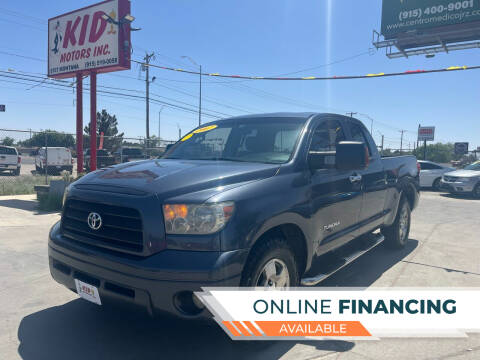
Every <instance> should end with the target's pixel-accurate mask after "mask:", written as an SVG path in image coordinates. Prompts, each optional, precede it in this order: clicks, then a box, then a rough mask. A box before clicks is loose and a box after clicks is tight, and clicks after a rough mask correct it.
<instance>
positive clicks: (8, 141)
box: [0, 136, 15, 146]
mask: <svg viewBox="0 0 480 360" xmlns="http://www.w3.org/2000/svg"><path fill="white" fill-rule="evenodd" d="M14 143H15V139H14V138H11V137H10V136H5V137H4V138H3V140H2V141H1V142H0V144H2V145H5V146H13V144H14Z"/></svg>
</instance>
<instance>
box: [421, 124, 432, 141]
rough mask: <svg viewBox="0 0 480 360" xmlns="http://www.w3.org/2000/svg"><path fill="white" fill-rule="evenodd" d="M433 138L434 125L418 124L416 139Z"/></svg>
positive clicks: (430, 139) (426, 139) (428, 139)
mask: <svg viewBox="0 0 480 360" xmlns="http://www.w3.org/2000/svg"><path fill="white" fill-rule="evenodd" d="M433 140H435V126H419V127H418V141H433Z"/></svg>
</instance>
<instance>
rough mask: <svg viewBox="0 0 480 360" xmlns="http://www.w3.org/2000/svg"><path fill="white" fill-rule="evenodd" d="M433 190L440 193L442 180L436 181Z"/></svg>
mask: <svg viewBox="0 0 480 360" xmlns="http://www.w3.org/2000/svg"><path fill="white" fill-rule="evenodd" d="M432 189H433V190H434V191H440V178H438V179H435V181H434V182H433V184H432Z"/></svg>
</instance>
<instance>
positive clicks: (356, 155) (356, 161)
mask: <svg viewBox="0 0 480 360" xmlns="http://www.w3.org/2000/svg"><path fill="white" fill-rule="evenodd" d="M336 149H337V151H336V154H335V167H336V168H337V169H338V170H363V169H365V168H366V167H367V166H368V162H369V156H368V148H367V146H366V145H365V143H363V142H357V141H341V142H339V143H338V144H337V146H336Z"/></svg>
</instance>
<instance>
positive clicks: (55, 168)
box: [35, 147, 73, 174]
mask: <svg viewBox="0 0 480 360" xmlns="http://www.w3.org/2000/svg"><path fill="white" fill-rule="evenodd" d="M35 169H36V170H37V172H45V169H47V170H48V173H49V174H52V173H54V172H58V173H60V172H61V171H63V170H67V171H69V172H70V174H71V173H72V170H73V159H72V153H71V151H70V149H67V148H64V147H48V148H47V150H45V148H44V147H43V148H40V149H38V153H37V155H36V156H35Z"/></svg>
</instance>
